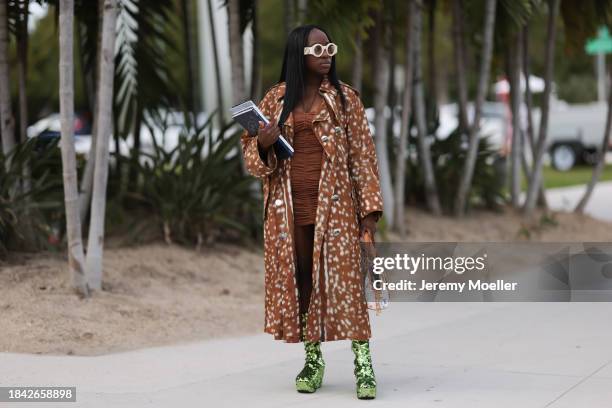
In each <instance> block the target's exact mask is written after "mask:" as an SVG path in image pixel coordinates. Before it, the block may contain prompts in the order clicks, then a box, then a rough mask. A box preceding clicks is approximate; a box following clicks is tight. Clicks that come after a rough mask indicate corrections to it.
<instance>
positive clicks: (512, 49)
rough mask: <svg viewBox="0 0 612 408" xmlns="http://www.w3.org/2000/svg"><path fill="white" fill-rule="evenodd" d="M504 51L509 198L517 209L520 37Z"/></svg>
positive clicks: (519, 146) (512, 41)
mask: <svg viewBox="0 0 612 408" xmlns="http://www.w3.org/2000/svg"><path fill="white" fill-rule="evenodd" d="M510 43H511V44H509V47H508V50H507V51H506V58H507V61H506V62H507V66H508V78H509V80H510V81H509V82H510V100H511V108H512V149H511V155H510V159H511V160H510V197H511V200H512V206H513V207H515V208H518V207H519V205H520V202H519V198H520V194H521V158H522V157H524V156H523V154H522V151H521V122H520V113H521V112H520V108H521V93H522V92H521V86H520V75H521V44H522V42H521V36H520V33H517V35H516V36H515V38H511V39H510Z"/></svg>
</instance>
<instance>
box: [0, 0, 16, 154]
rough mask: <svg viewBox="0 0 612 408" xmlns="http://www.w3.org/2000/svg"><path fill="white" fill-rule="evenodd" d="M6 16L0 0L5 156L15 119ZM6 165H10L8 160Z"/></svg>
mask: <svg viewBox="0 0 612 408" xmlns="http://www.w3.org/2000/svg"><path fill="white" fill-rule="evenodd" d="M8 46H9V39H8V18H7V1H6V0H1V1H0V123H1V124H0V134H2V151H3V152H4V155H5V156H8V154H9V153H10V152H11V150H13V148H14V147H15V120H14V118H13V113H12V112H11V87H10V82H9V80H10V79H9V65H8ZM6 165H7V166H10V163H9V160H7V161H6Z"/></svg>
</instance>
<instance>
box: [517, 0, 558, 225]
mask: <svg viewBox="0 0 612 408" xmlns="http://www.w3.org/2000/svg"><path fill="white" fill-rule="evenodd" d="M559 2H560V0H549V1H548V7H549V13H548V24H547V29H546V54H545V59H544V93H543V97H542V109H541V112H542V113H541V118H540V132H539V135H538V140H537V143H536V146H535V158H534V161H533V171H532V172H531V175H530V177H529V179H528V188H527V198H526V199H525V204H524V206H523V210H524V212H525V214H526V215H528V216H530V215H531V214H532V213H533V210H534V208H535V204H536V199H537V197H538V191H539V189H540V183H541V178H542V164H543V160H544V151H545V150H546V137H547V134H548V112H549V110H550V92H551V89H552V80H553V68H554V57H555V34H556V20H557V14H558V10H559Z"/></svg>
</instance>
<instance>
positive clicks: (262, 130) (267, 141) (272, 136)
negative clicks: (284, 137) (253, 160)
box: [257, 121, 280, 151]
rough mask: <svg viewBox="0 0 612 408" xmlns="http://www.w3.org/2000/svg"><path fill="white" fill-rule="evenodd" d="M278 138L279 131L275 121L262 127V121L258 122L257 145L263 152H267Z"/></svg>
mask: <svg viewBox="0 0 612 408" xmlns="http://www.w3.org/2000/svg"><path fill="white" fill-rule="evenodd" d="M279 136H280V129H279V127H278V125H277V123H276V121H272V122H269V123H268V125H267V126H264V123H263V122H262V121H259V131H258V132H257V143H258V144H259V146H260V147H261V149H262V150H263V151H268V149H269V148H270V146H272V145H273V144H274V143H275V142H276V141H277V140H278V137H279Z"/></svg>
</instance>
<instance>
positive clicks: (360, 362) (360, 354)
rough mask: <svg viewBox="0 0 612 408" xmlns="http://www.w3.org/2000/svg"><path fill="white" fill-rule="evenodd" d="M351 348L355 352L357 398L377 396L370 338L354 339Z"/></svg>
mask: <svg viewBox="0 0 612 408" xmlns="http://www.w3.org/2000/svg"><path fill="white" fill-rule="evenodd" d="M351 349H352V350H353V353H355V371H354V373H355V379H356V380H357V398H359V399H374V398H376V378H375V377H374V368H372V357H371V356H370V342H369V341H368V340H352V341H351Z"/></svg>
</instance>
